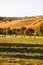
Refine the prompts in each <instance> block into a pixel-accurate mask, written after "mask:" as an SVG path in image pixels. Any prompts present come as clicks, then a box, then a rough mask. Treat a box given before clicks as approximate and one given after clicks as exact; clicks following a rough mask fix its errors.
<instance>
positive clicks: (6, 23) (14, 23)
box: [0, 16, 43, 28]
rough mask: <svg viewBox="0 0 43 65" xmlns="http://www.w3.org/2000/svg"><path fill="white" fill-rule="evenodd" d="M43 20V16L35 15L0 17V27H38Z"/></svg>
mask: <svg viewBox="0 0 43 65" xmlns="http://www.w3.org/2000/svg"><path fill="white" fill-rule="evenodd" d="M42 22H43V16H34V17H0V28H8V27H10V28H20V27H27V28H28V27H32V28H35V27H37V26H38V25H39V24H40V23H42Z"/></svg>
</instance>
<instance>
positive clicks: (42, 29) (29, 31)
mask: <svg viewBox="0 0 43 65" xmlns="http://www.w3.org/2000/svg"><path fill="white" fill-rule="evenodd" d="M0 34H4V35H12V34H15V35H24V36H25V35H28V36H31V35H37V36H43V23H42V24H40V25H39V26H38V27H37V28H36V29H33V28H26V27H21V28H20V29H17V28H14V29H10V28H5V29H2V28H0Z"/></svg>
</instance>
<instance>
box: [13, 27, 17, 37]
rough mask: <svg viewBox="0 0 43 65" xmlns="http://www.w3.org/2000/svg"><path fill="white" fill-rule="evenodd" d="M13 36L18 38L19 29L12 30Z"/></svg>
mask: <svg viewBox="0 0 43 65" xmlns="http://www.w3.org/2000/svg"><path fill="white" fill-rule="evenodd" d="M12 34H15V37H16V36H17V29H16V28H15V29H12Z"/></svg>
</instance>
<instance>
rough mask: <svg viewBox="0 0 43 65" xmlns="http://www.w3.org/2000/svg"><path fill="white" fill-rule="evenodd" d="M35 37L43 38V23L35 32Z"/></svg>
mask: <svg viewBox="0 0 43 65" xmlns="http://www.w3.org/2000/svg"><path fill="white" fill-rule="evenodd" d="M36 35H38V36H43V23H41V24H40V25H39V26H38V27H37V30H36Z"/></svg>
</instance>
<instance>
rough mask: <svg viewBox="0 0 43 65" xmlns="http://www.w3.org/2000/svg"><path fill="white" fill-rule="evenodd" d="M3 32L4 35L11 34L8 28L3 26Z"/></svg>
mask: <svg viewBox="0 0 43 65" xmlns="http://www.w3.org/2000/svg"><path fill="white" fill-rule="evenodd" d="M3 34H5V35H11V34H12V32H11V30H10V28H5V29H4V30H3Z"/></svg>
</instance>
